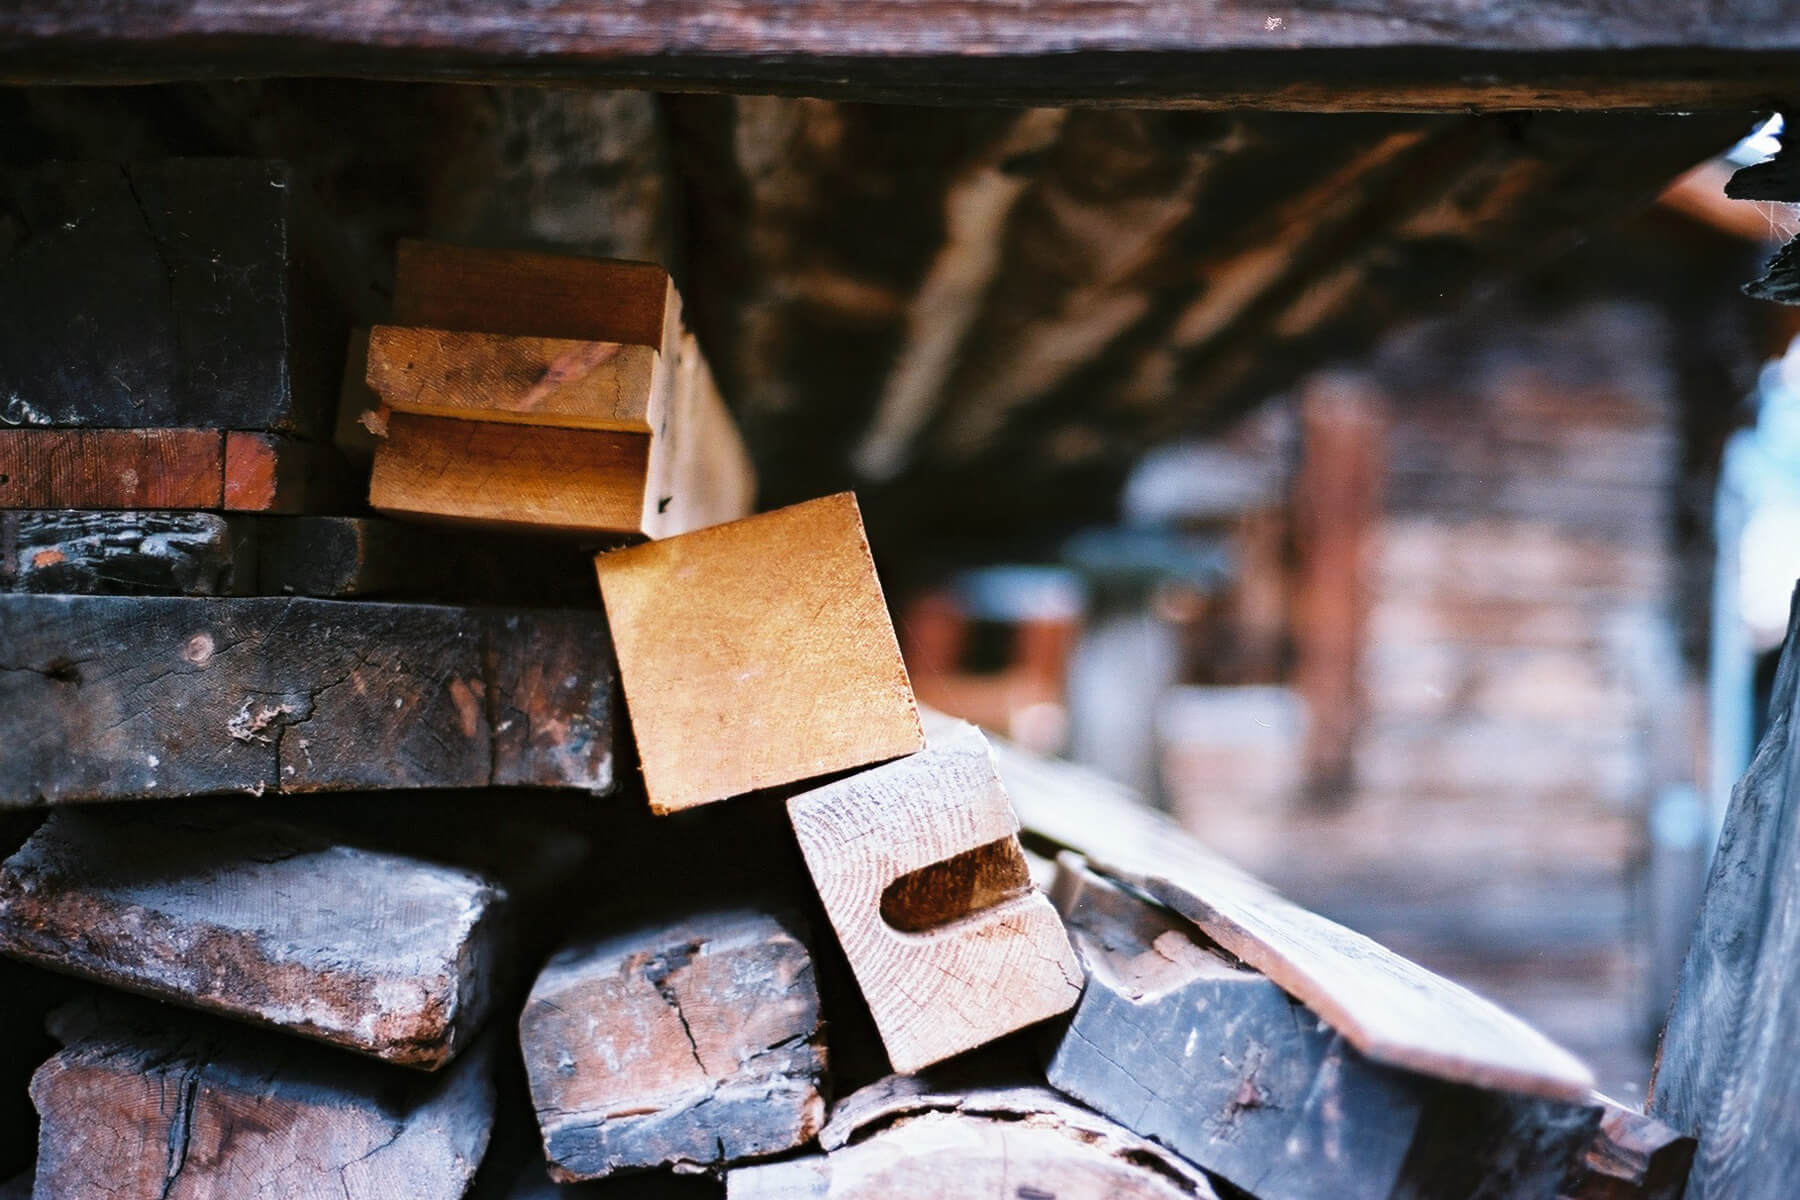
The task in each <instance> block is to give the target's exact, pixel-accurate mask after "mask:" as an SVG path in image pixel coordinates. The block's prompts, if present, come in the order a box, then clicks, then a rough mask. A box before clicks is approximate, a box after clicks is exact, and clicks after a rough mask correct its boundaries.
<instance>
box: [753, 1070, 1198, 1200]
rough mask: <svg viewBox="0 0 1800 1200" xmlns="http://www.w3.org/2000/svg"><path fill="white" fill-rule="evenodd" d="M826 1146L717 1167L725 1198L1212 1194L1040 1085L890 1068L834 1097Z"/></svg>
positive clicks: (1036, 1198)
mask: <svg viewBox="0 0 1800 1200" xmlns="http://www.w3.org/2000/svg"><path fill="white" fill-rule="evenodd" d="M820 1142H821V1144H822V1145H823V1146H824V1147H825V1149H826V1151H827V1153H826V1154H824V1155H815V1156H812V1157H803V1158H795V1159H789V1160H788V1161H786V1162H782V1163H776V1164H772V1165H768V1166H753V1167H741V1168H739V1169H737V1170H735V1171H732V1172H731V1173H730V1174H729V1175H728V1176H726V1181H725V1182H726V1195H727V1197H729V1200H787V1198H788V1197H796V1196H806V1197H814V1198H817V1200H826V1198H829V1200H886V1198H887V1197H893V1196H945V1197H948V1196H971V1197H984V1198H985V1197H993V1198H994V1200H1003V1198H1004V1200H1042V1198H1043V1197H1055V1198H1056V1200H1110V1198H1113V1197H1124V1196H1130V1197H1136V1198H1141V1200H1217V1194H1216V1193H1215V1192H1214V1191H1213V1188H1212V1185H1211V1184H1210V1183H1209V1182H1208V1180H1207V1178H1206V1176H1205V1175H1203V1174H1202V1173H1201V1172H1199V1171H1198V1170H1196V1169H1194V1167H1192V1166H1191V1165H1189V1164H1188V1163H1186V1162H1184V1161H1182V1160H1181V1159H1180V1158H1177V1157H1176V1156H1175V1155H1173V1154H1170V1153H1168V1152H1167V1151H1165V1150H1163V1149H1162V1148H1161V1147H1159V1146H1157V1145H1155V1144H1153V1143H1151V1142H1147V1141H1144V1140H1143V1139H1141V1138H1139V1137H1137V1136H1136V1135H1134V1134H1132V1133H1130V1132H1129V1131H1128V1130H1125V1129H1123V1128H1121V1127H1120V1126H1118V1125H1115V1124H1113V1123H1112V1122H1111V1121H1108V1120H1106V1119H1105V1118H1104V1117H1099V1116H1096V1115H1095V1114H1093V1113H1091V1112H1089V1111H1087V1110H1086V1109H1082V1108H1078V1107H1076V1106H1075V1105H1073V1104H1070V1103H1069V1102H1068V1101H1066V1100H1064V1099H1062V1098H1061V1097H1059V1096H1057V1095H1056V1094H1055V1093H1054V1092H1051V1091H1049V1090H1048V1089H1046V1088H1041V1087H1011V1088H1007V1087H985V1088H971V1089H967V1090H948V1089H943V1088H938V1087H934V1086H933V1084H932V1083H931V1082H929V1081H927V1080H923V1079H920V1078H917V1077H913V1076H890V1077H889V1078H887V1079H884V1080H881V1081H880V1082H877V1083H873V1084H870V1085H869V1086H868V1087H866V1088H863V1089H861V1090H860V1091H858V1092H856V1093H855V1094H853V1095H851V1096H849V1097H847V1098H845V1099H844V1100H843V1101H842V1102H841V1103H840V1104H839V1105H838V1107H837V1108H836V1109H835V1110H834V1111H833V1112H832V1117H831V1121H830V1123H829V1124H828V1125H826V1127H825V1130H824V1132H823V1133H822V1134H821V1136H820Z"/></svg>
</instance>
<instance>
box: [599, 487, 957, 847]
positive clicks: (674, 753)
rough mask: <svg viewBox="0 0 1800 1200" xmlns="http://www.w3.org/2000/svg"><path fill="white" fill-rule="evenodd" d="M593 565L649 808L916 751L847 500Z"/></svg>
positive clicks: (852, 504)
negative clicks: (697, 749) (699, 747)
mask: <svg viewBox="0 0 1800 1200" xmlns="http://www.w3.org/2000/svg"><path fill="white" fill-rule="evenodd" d="M594 563H595V569H596V570H597V571H598V572H599V576H600V592H601V595H602V597H603V598H604V600H605V602H606V611H607V620H608V621H609V623H610V624H611V626H612V632H613V642H614V645H615V646H616V647H617V649H618V655H619V664H620V677H621V679H622V681H623V683H624V688H625V702H626V705H627V707H628V708H629V709H630V711H631V725H632V731H633V733H634V734H635V736H636V738H637V746H638V758H639V761H640V762H641V763H642V764H643V771H644V787H645V790H646V791H647V792H648V793H649V797H650V805H651V807H652V808H653V809H655V810H656V811H657V812H673V811H675V810H677V809H683V808H691V807H693V806H694V805H697V804H707V803H710V802H712V801H714V800H724V799H726V798H728V797H730V796H736V795H740V794H742V793H745V792H751V791H756V790H758V789H761V788H768V787H776V786H779V785H782V784H789V783H795V782H798V781H800V780H804V779H811V778H814V777H816V776H819V775H826V774H829V773H831V772H833V771H844V770H849V769H851V768H853V767H861V766H867V765H868V764H870V763H875V762H881V761H882V760H884V759H889V758H893V757H895V756H896V755H901V754H909V753H911V752H912V751H915V750H917V749H919V748H920V747H921V746H922V745H924V738H923V736H922V735H921V733H920V730H919V722H918V716H917V713H916V710H915V706H914V703H913V696H912V687H911V685H910V684H909V683H908V682H907V678H906V666H905V664H904V663H903V662H901V660H900V648H899V644H898V643H897V642H896V641H895V638H894V630H893V626H892V625H891V624H890V623H889V621H888V615H887V606H886V604H885V602H884V601H883V600H882V596H881V583H880V581H879V580H878V579H877V578H876V576H875V564H874V560H873V559H872V558H870V556H869V544H868V540H867V538H866V537H865V536H864V534H863V528H862V516H861V514H860V513H859V512H858V510H857V507H856V498H855V497H854V496H852V495H851V494H850V493H848V492H845V493H842V494H840V495H836V496H828V497H826V498H824V499H822V500H812V501H808V502H807V503H805V504H796V505H794V506H792V507H791V508H784V509H780V510H778V511H776V512H770V513H763V514H761V515H759V516H755V517H749V518H747V519H745V520H742V521H734V522H732V523H730V524H728V525H720V526H717V527H715V528H711V529H703V530H699V531H698V532H695V533H689V534H685V535H682V536H680V537H674V538H669V539H666V540H664V541H658V542H650V543H648V544H646V545H642V546H634V547H631V548H630V549H627V550H617V551H613V552H610V553H607V554H602V555H600V556H599V557H598V558H596V559H595V560H594ZM696 738H703V739H704V740H705V743H706V746H707V750H706V753H704V754H696V753H694V746H695V739H696Z"/></svg>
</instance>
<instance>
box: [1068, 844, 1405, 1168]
mask: <svg viewBox="0 0 1800 1200" xmlns="http://www.w3.org/2000/svg"><path fill="white" fill-rule="evenodd" d="M1052 895H1053V896H1054V897H1055V899H1056V902H1057V907H1058V908H1059V909H1060V910H1061V912H1062V914H1063V918H1064V920H1065V921H1067V922H1068V924H1069V929H1070V933H1071V935H1072V936H1073V938H1074V941H1075V946H1076V948H1077V950H1078V951H1079V952H1080V955H1081V958H1082V961H1083V965H1084V966H1085V968H1086V971H1087V986H1086V988H1085V990H1084V991H1083V992H1082V996H1081V1004H1080V1006H1079V1007H1077V1008H1076V1010H1075V1016H1074V1020H1073V1021H1072V1023H1071V1024H1070V1026H1069V1028H1068V1030H1067V1032H1065V1033H1064V1034H1063V1035H1062V1036H1061V1037H1060V1039H1059V1040H1058V1041H1057V1043H1056V1050H1055V1052H1054V1053H1053V1054H1052V1055H1051V1057H1050V1059H1049V1062H1048V1064H1047V1065H1046V1068H1045V1077H1046V1078H1047V1079H1048V1080H1049V1083H1050V1085H1051V1086H1052V1087H1054V1088H1056V1089H1057V1090H1058V1091H1061V1092H1063V1093H1065V1094H1066V1095H1069V1096H1071V1097H1073V1098H1074V1099H1076V1100H1078V1101H1080V1102H1082V1103H1084V1104H1086V1105H1087V1106H1088V1107H1090V1108H1093V1109H1094V1110H1096V1111H1097V1112H1100V1113H1103V1114H1105V1115H1106V1116H1108V1117H1110V1118H1112V1119H1113V1120H1115V1121H1118V1122H1119V1123H1120V1124H1122V1125H1124V1126H1125V1127H1126V1128H1128V1129H1130V1130H1131V1131H1132V1132H1134V1133H1137V1134H1139V1135H1140V1136H1143V1137H1147V1138H1150V1139H1152V1140H1153V1141H1156V1142H1158V1143H1160V1144H1162V1145H1165V1146H1168V1147H1169V1148H1170V1149H1172V1150H1174V1151H1175V1152H1176V1153H1178V1154H1180V1155H1182V1156H1183V1157H1184V1158H1186V1159H1188V1160H1189V1161H1190V1162H1193V1163H1195V1164H1197V1165H1199V1166H1201V1167H1203V1168H1205V1169H1206V1170H1207V1171H1209V1172H1212V1173H1213V1174H1215V1175H1218V1176H1222V1177H1224V1178H1225V1179H1227V1180H1229V1181H1230V1182H1231V1183H1233V1184H1235V1185H1237V1186H1238V1187H1241V1188H1243V1189H1244V1190H1245V1191H1246V1192H1248V1193H1250V1194H1251V1195H1254V1196H1256V1197H1258V1200H1312V1198H1314V1197H1320V1196H1333V1197H1344V1198H1345V1200H1349V1198H1350V1197H1368V1198H1370V1200H1386V1197H1388V1196H1390V1195H1392V1194H1394V1191H1395V1188H1396V1187H1397V1186H1398V1185H1399V1183H1400V1180H1401V1173H1402V1168H1403V1166H1404V1165H1405V1162H1406V1157H1407V1154H1408V1153H1409V1151H1410V1150H1411V1148H1412V1145H1413V1141H1414V1138H1415V1137H1416V1136H1417V1134H1418V1131H1419V1128H1420V1125H1421V1122H1422V1119H1423V1115H1424V1109H1425V1108H1426V1107H1427V1106H1428V1105H1429V1104H1430V1103H1431V1102H1432V1095H1431V1091H1432V1086H1431V1083H1430V1081H1428V1080H1425V1079H1421V1078H1419V1077H1417V1076H1412V1075H1409V1074H1408V1073H1406V1072H1403V1071H1396V1070H1393V1069H1392V1068H1388V1067H1382V1066H1379V1065H1377V1064H1374V1063H1371V1062H1369V1061H1368V1060H1367V1059H1365V1058H1363V1056H1362V1055H1361V1054H1359V1053H1357V1051H1356V1050H1354V1049H1353V1048H1351V1047H1350V1046H1349V1044H1348V1043H1346V1042H1345V1041H1344V1039H1343V1037H1342V1035H1340V1034H1337V1033H1335V1032H1333V1031H1332V1030H1331V1028H1330V1027H1329V1026H1326V1025H1325V1024H1324V1023H1322V1022H1320V1021H1319V1020H1318V1019H1317V1018H1316V1017H1314V1016H1313V1015H1312V1014H1311V1013H1308V1012H1307V1011H1306V1010H1305V1009H1303V1008H1301V1007H1299V1006H1298V1005H1297V1004H1296V1003H1295V1002H1294V1001H1293V1000H1292V999H1290V998H1289V997H1288V995H1287V994H1286V993H1285V992H1283V991H1282V990H1281V989H1280V988H1279V987H1277V986H1275V984H1273V983H1272V982H1270V981H1269V980H1267V979H1265V978H1263V977H1262V976H1261V975H1258V974H1256V973H1255V972H1253V971H1249V970H1246V969H1244V968H1242V967H1239V966H1234V965H1233V964H1232V963H1231V962H1230V961H1229V960H1228V959H1227V958H1225V957H1224V956H1222V955H1221V954H1220V953H1219V952H1218V951H1217V950H1216V949H1209V948H1208V946H1207V945H1206V944H1204V943H1203V942H1202V941H1201V940H1200V938H1199V937H1198V935H1197V933H1196V932H1195V930H1194V928H1193V926H1191V925H1189V924H1188V923H1187V922H1186V921H1183V920H1182V919H1181V918H1180V917H1177V916H1175V915H1174V914H1173V913H1170V912H1168V911H1167V910H1166V909H1160V908H1158V907H1157V906H1155V905H1152V904H1150V903H1148V902H1146V901H1144V900H1141V899H1138V898H1137V897H1135V896H1132V895H1131V894H1129V893H1127V892H1124V891H1123V890H1121V889H1119V888H1118V887H1116V886H1114V885H1112V884H1111V883H1109V882H1108V881H1106V880H1105V879H1103V878H1101V877H1100V876H1098V875H1095V874H1094V873H1093V872H1091V871H1090V870H1088V869H1087V868H1086V867H1085V865H1084V864H1083V863H1082V862H1081V861H1080V860H1079V859H1078V858H1076V857H1075V856H1073V855H1069V854H1064V855H1062V856H1061V857H1060V858H1059V860H1058V863H1057V880H1056V884H1055V887H1054V888H1053V890H1052Z"/></svg>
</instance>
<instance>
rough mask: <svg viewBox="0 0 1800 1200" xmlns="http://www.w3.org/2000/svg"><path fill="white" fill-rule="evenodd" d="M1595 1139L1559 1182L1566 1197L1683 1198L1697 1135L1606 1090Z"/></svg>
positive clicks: (1607, 1199)
mask: <svg viewBox="0 0 1800 1200" xmlns="http://www.w3.org/2000/svg"><path fill="white" fill-rule="evenodd" d="M1595 1099H1596V1100H1597V1101H1599V1102H1600V1104H1601V1109H1602V1116H1601V1118H1600V1129H1599V1132H1597V1133H1596V1134H1595V1135H1594V1140H1593V1141H1591V1142H1589V1143H1588V1146H1587V1149H1586V1150H1584V1151H1582V1155H1581V1160H1580V1162H1578V1163H1577V1164H1576V1167H1575V1170H1573V1171H1571V1172H1570V1173H1569V1178H1568V1179H1566V1180H1565V1181H1564V1182H1563V1187H1562V1195H1563V1196H1564V1197H1567V1200H1681V1196H1682V1194H1683V1192H1684V1191H1685V1190H1686V1188H1687V1180H1688V1172H1689V1170H1690V1168H1691V1167H1692V1166H1693V1163H1694V1150H1695V1141H1694V1139H1693V1138H1691V1137H1687V1136H1686V1135H1684V1134H1679V1133H1676V1132H1675V1131H1674V1130H1673V1129H1670V1128H1669V1127H1668V1126H1667V1125H1664V1124H1663V1123H1662V1122H1661V1121H1658V1120H1657V1119H1656V1118H1655V1117H1648V1116H1645V1115H1644V1114H1643V1113H1641V1112H1638V1111H1637V1110H1635V1109H1630V1108H1626V1107H1625V1106H1623V1105H1621V1104H1618V1103H1616V1102H1614V1101H1612V1100H1608V1099H1607V1098H1606V1097H1604V1096H1596V1097H1595Z"/></svg>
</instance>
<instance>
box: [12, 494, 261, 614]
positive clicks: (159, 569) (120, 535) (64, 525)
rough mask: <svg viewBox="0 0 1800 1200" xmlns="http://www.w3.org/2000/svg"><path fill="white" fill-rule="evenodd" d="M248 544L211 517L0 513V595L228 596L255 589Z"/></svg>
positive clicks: (242, 534)
mask: <svg viewBox="0 0 1800 1200" xmlns="http://www.w3.org/2000/svg"><path fill="white" fill-rule="evenodd" d="M254 537H255V534H254V531H253V530H252V529H251V528H249V527H248V526H247V525H244V524H236V523H233V521H232V520H231V519H230V518H228V517H225V516H222V515H220V514H218V513H207V512H134V511H129V510H126V511H120V510H116V509H115V510H111V511H103V512H82V511H79V510H72V509H29V510H24V511H17V512H0V592H36V593H41V594H54V593H67V594H79V595H95V594H113V595H134V596H135V595H179V596H228V595H231V594H232V593H234V592H239V591H249V590H251V589H252V588H254V586H255V583H256V554H255V545H254Z"/></svg>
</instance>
